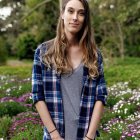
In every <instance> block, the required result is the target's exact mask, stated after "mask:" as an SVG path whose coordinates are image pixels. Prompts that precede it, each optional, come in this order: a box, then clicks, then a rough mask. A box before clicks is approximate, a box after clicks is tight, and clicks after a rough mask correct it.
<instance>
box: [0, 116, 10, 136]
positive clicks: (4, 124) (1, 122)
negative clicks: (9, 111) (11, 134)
mask: <svg viewBox="0 0 140 140" xmlns="http://www.w3.org/2000/svg"><path fill="white" fill-rule="evenodd" d="M10 125H11V118H10V117H9V116H3V117H2V118H0V138H6V136H7V135H8V129H9V127H10Z"/></svg>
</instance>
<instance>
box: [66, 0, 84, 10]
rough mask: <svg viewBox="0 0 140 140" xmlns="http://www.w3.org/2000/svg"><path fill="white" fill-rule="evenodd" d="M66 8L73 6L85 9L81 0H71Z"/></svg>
mask: <svg viewBox="0 0 140 140" xmlns="http://www.w3.org/2000/svg"><path fill="white" fill-rule="evenodd" d="M66 8H73V9H80V10H84V9H85V8H84V6H83V4H82V2H81V1H79V0H69V1H68V3H67V4H66Z"/></svg>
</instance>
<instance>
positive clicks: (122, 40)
mask: <svg viewBox="0 0 140 140" xmlns="http://www.w3.org/2000/svg"><path fill="white" fill-rule="evenodd" d="M116 23H117V26H118V32H119V34H118V35H119V39H120V47H119V48H120V50H119V51H120V55H121V58H122V59H124V37H123V32H122V29H121V24H120V22H118V21H117V22H116Z"/></svg>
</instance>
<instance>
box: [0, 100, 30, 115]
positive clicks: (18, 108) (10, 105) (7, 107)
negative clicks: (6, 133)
mask: <svg viewBox="0 0 140 140" xmlns="http://www.w3.org/2000/svg"><path fill="white" fill-rule="evenodd" d="M26 110H27V108H26V107H24V106H22V105H21V104H20V103H18V102H13V101H11V102H3V103H0V117H2V116H4V115H9V116H11V117H12V116H15V115H17V114H18V113H21V112H25V111H26Z"/></svg>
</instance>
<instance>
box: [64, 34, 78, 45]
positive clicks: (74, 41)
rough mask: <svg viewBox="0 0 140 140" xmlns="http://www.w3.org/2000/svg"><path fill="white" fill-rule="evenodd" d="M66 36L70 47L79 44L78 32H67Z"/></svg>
mask: <svg viewBox="0 0 140 140" xmlns="http://www.w3.org/2000/svg"><path fill="white" fill-rule="evenodd" d="M66 37H67V40H68V42H69V45H70V47H72V46H79V41H78V37H77V34H72V33H66Z"/></svg>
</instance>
